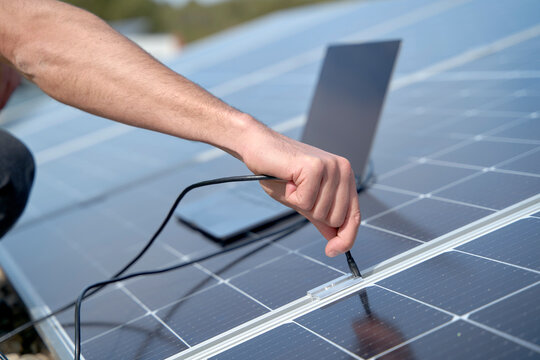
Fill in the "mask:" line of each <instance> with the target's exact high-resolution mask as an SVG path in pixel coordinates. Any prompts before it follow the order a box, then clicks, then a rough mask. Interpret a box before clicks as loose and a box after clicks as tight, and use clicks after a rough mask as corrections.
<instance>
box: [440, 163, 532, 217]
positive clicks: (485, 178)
mask: <svg viewBox="0 0 540 360" xmlns="http://www.w3.org/2000/svg"><path fill="white" fill-rule="evenodd" d="M538 193H540V178H538V177H533V176H527V175H515V174H506V173H498V172H493V171H488V172H486V173H484V174H481V175H479V176H476V177H474V178H472V179H468V180H466V181H464V182H462V183H459V184H456V185H454V186H452V187H449V188H447V189H445V190H442V191H441V192H437V193H435V195H436V196H438V197H443V198H447V199H452V200H458V201H463V202H466V203H470V204H475V205H480V206H485V207H488V208H491V209H504V208H505V207H508V206H510V205H513V204H516V203H518V202H520V201H522V200H525V199H528V198H530V197H531V196H534V195H536V194H538Z"/></svg>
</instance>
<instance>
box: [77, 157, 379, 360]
mask: <svg viewBox="0 0 540 360" xmlns="http://www.w3.org/2000/svg"><path fill="white" fill-rule="evenodd" d="M372 175H373V164H372V162H371V161H370V162H369V167H368V171H367V174H366V176H365V177H364V179H362V181H361V182H360V184H358V185H357V189H356V191H357V193H360V192H361V191H362V190H364V189H365V187H366V186H367V184H368V183H369V181H370V180H371V178H372ZM253 180H276V178H275V177H270V176H265V175H252V176H249V177H248V176H245V177H244V176H239V177H238V176H235V177H230V178H223V179H215V180H210V181H203V182H200V183H197V184H194V185H191V186H189V187H187V188H186V189H185V190H184V191H182V193H181V194H180V196H179V197H178V199H177V200H176V201H175V202H174V205H173V207H172V208H171V210H170V212H169V214H168V215H167V217H165V220H164V221H163V223H162V225H161V226H160V228H159V229H158V231H157V232H156V235H154V237H153V238H152V239H151V241H150V242H149V243H148V244H147V246H146V247H145V248H144V249H143V250H142V251H141V252H140V253H139V255H137V256H136V257H135V258H134V261H132V262H130V263H129V264H128V265H129V266H131V265H133V264H134V263H135V261H137V260H138V259H139V258H140V257H141V256H142V255H143V254H144V252H145V251H146V250H148V248H149V247H150V245H151V244H152V242H153V241H154V240H155V238H156V237H157V235H159V233H160V232H161V230H162V229H163V228H164V227H165V225H166V224H167V222H168V221H169V219H170V216H171V215H172V213H173V212H174V209H175V208H176V206H178V204H179V203H180V200H182V198H183V197H184V195H185V194H186V193H187V192H189V191H191V190H193V189H195V188H197V187H201V186H207V185H213V184H220V183H224V182H233V181H253ZM217 181H219V182H217ZM306 223H308V221H307V219H300V221H297V222H295V223H293V224H291V225H289V226H287V227H286V228H284V229H280V230H278V231H276V232H274V233H270V234H266V235H263V237H265V238H268V237H271V236H274V235H277V234H281V233H283V232H286V231H288V230H290V232H289V233H292V232H294V231H296V230H298V229H299V228H300V227H302V226H303V225H305V224H306ZM289 233H287V234H285V235H283V236H287V235H288V234H289ZM260 240H261V238H255V239H252V240H249V241H246V242H244V243H242V244H240V245H237V246H232V247H230V248H227V249H225V250H219V251H216V252H215V253H212V254H209V255H206V256H202V257H200V258H198V259H195V260H190V261H188V262H185V263H182V264H178V265H173V266H170V267H167V268H163V269H158V270H151V271H143V272H138V273H133V274H129V275H125V276H122V277H115V278H113V279H110V280H105V281H100V282H97V283H94V284H91V285H89V286H87V287H86V288H85V289H84V290H83V291H82V292H81V294H80V295H79V297H78V299H77V301H76V305H75V360H80V358H81V305H82V301H83V300H84V299H85V297H86V293H87V292H89V291H91V290H92V289H101V288H103V287H104V286H106V285H109V284H113V283H116V282H120V281H124V280H128V279H131V278H134V277H138V276H147V275H157V274H161V273H164V272H168V271H172V270H176V269H180V268H182V267H184V266H188V265H192V264H194V263H197V262H201V261H204V260H207V259H210V258H212V257H214V256H217V255H220V254H223V253H226V252H229V251H232V250H236V249H239V248H241V247H243V246H247V245H249V244H251V243H253V242H256V241H260ZM273 241H275V239H274V240H273ZM346 256H347V263H348V265H349V268H350V269H351V272H352V274H353V275H354V276H355V277H361V275H360V271H359V270H358V267H357V265H356V262H355V261H354V259H353V257H352V255H351V252H350V251H347V252H346Z"/></svg>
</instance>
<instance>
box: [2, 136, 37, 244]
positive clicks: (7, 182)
mask: <svg viewBox="0 0 540 360" xmlns="http://www.w3.org/2000/svg"><path fill="white" fill-rule="evenodd" d="M34 172H35V164H34V158H33V156H32V153H31V152H30V150H28V148H27V147H26V146H25V145H24V144H23V143H22V142H20V141H19V140H18V139H16V138H15V137H14V136H12V135H11V134H9V133H8V132H6V131H4V130H0V238H1V237H2V236H3V235H4V234H5V233H6V232H7V231H8V230H9V229H10V228H11V227H12V226H13V224H15V222H16V221H17V219H18V218H19V217H20V216H21V214H22V212H23V210H24V208H25V206H26V202H27V200H28V195H29V194H30V189H31V188H32V182H33V181H34Z"/></svg>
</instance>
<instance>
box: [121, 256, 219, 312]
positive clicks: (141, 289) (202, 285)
mask: <svg viewBox="0 0 540 360" xmlns="http://www.w3.org/2000/svg"><path fill="white" fill-rule="evenodd" d="M163 267H164V266H163ZM215 284H217V280H216V279H215V278H213V277H212V276H210V275H208V274H206V273H205V272H203V271H201V270H199V269H197V268H195V267H194V266H188V267H185V268H181V269H178V270H174V271H170V272H167V273H164V274H158V275H152V276H145V277H141V278H139V279H133V280H131V281H128V282H127V283H126V287H127V288H128V289H129V290H130V291H131V292H132V293H133V294H134V295H135V296H136V297H137V298H138V299H140V300H141V302H143V303H144V304H145V305H146V306H147V307H149V308H150V309H152V310H154V309H157V308H160V307H162V306H165V305H169V304H171V303H173V302H176V301H178V300H180V299H182V298H184V297H186V296H188V295H192V294H194V293H197V292H199V291H201V290H203V289H206V288H208V287H209V286H212V285H215Z"/></svg>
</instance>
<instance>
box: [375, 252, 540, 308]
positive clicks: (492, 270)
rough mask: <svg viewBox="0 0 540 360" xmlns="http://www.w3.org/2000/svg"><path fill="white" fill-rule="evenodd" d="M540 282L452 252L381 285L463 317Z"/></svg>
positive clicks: (530, 275) (524, 273) (508, 268)
mask: <svg viewBox="0 0 540 360" xmlns="http://www.w3.org/2000/svg"><path fill="white" fill-rule="evenodd" d="M538 280H540V275H538V274H535V273H533V272H529V271H526V270H521V269H519V268H515V267H512V266H509V265H504V264H501V263H498V262H494V261H490V260H486V259H483V258H479V257H476V256H472V255H467V254H463V253H458V252H454V251H452V252H448V253H444V254H441V255H438V256H436V257H434V258H432V259H429V260H427V261H425V262H423V263H420V264H418V265H416V266H414V267H412V268H409V269H407V270H404V271H402V272H400V273H397V274H396V275H393V276H391V277H389V278H388V279H385V280H382V281H381V282H379V284H380V285H381V286H384V287H386V288H389V289H392V290H395V291H397V292H399V293H402V294H405V295H407V296H411V297H413V298H415V299H418V300H421V301H424V302H426V303H428V304H431V305H433V306H437V307H439V308H442V309H445V310H447V311H450V312H453V313H454V314H459V315H461V314H465V313H468V312H470V311H472V310H474V309H477V308H478V307H480V306H482V305H485V304H488V303H490V302H491V301H493V300H496V299H498V298H500V297H502V296H505V295H507V294H510V293H511V292H513V291H516V290H519V289H521V288H523V287H525V286H527V285H529V284H531V283H534V282H535V281H538Z"/></svg>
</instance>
